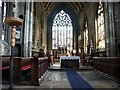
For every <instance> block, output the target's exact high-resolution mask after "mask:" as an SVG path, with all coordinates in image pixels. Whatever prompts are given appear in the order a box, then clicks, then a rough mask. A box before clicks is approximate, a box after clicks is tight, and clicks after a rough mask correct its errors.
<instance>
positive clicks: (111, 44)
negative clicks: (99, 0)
mask: <svg viewBox="0 0 120 90" xmlns="http://www.w3.org/2000/svg"><path fill="white" fill-rule="evenodd" d="M104 10H105V35H106V52H107V56H115V30H114V16H113V3H112V2H105V3H104Z"/></svg>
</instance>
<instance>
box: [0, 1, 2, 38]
mask: <svg viewBox="0 0 120 90" xmlns="http://www.w3.org/2000/svg"><path fill="white" fill-rule="evenodd" d="M1 39H2V2H0V40H1Z"/></svg>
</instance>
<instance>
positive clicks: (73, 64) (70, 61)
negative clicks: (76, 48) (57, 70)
mask: <svg viewBox="0 0 120 90" xmlns="http://www.w3.org/2000/svg"><path fill="white" fill-rule="evenodd" d="M79 64H80V57H79V56H60V65H61V68H79Z"/></svg>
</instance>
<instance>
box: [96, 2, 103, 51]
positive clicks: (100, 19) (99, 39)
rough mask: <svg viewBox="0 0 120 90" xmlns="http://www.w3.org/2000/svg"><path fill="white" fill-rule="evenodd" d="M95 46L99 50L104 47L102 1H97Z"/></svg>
mask: <svg viewBox="0 0 120 90" xmlns="http://www.w3.org/2000/svg"><path fill="white" fill-rule="evenodd" d="M97 47H98V49H99V50H101V51H102V50H104V49H105V29H104V13H103V3H101V2H100V3H99V7H98V31H97Z"/></svg>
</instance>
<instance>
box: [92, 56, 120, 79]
mask: <svg viewBox="0 0 120 90" xmlns="http://www.w3.org/2000/svg"><path fill="white" fill-rule="evenodd" d="M93 67H94V69H96V70H98V71H100V72H103V73H105V74H108V75H110V76H112V77H114V78H115V79H119V80H120V57H93Z"/></svg>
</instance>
